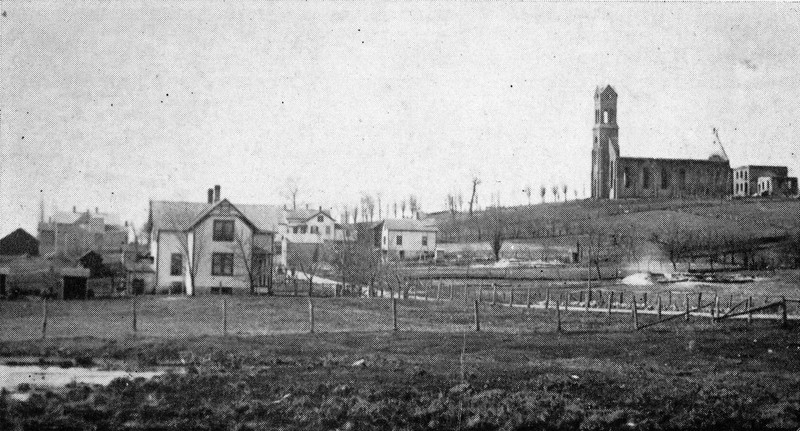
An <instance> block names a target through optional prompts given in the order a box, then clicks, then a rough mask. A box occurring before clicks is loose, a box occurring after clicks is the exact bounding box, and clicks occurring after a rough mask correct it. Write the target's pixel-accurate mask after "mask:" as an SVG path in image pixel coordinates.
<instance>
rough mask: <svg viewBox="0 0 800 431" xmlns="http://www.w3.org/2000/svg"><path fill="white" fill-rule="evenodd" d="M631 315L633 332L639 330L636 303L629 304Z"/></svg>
mask: <svg viewBox="0 0 800 431" xmlns="http://www.w3.org/2000/svg"><path fill="white" fill-rule="evenodd" d="M631 315H632V316H633V330H634V331H638V330H639V316H638V315H637V314H636V301H632V302H631Z"/></svg>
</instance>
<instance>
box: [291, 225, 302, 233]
mask: <svg viewBox="0 0 800 431" xmlns="http://www.w3.org/2000/svg"><path fill="white" fill-rule="evenodd" d="M299 230H300V228H299V227H297V226H295V227H294V228H292V233H297V232H299Z"/></svg>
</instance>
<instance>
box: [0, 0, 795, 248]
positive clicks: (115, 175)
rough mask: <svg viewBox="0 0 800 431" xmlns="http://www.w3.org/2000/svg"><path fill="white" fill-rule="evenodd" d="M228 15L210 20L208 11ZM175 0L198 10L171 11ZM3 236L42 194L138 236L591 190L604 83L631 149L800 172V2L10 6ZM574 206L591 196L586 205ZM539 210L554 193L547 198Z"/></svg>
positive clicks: (3, 22)
mask: <svg viewBox="0 0 800 431" xmlns="http://www.w3.org/2000/svg"><path fill="white" fill-rule="evenodd" d="M212 3H213V5H212ZM175 5H179V6H175ZM2 8H3V13H4V15H5V16H3V17H0V31H1V32H2V45H1V46H0V58H1V59H0V61H1V62H2V63H1V64H2V66H1V67H2V70H0V79H2V100H1V102H2V106H1V107H2V112H1V113H0V114H1V115H2V117H0V168H1V169H2V171H0V211H2V212H1V213H0V235H4V234H5V233H7V232H8V231H11V230H12V229H15V228H17V227H20V226H22V227H24V228H26V229H29V230H30V231H31V232H32V233H35V229H36V227H35V226H36V220H37V217H38V212H39V201H40V199H43V200H44V202H45V207H46V212H47V214H48V215H49V214H50V213H52V211H53V208H54V207H58V208H60V209H62V210H71V209H72V207H73V205H74V206H77V207H78V208H79V209H80V210H86V209H87V208H92V210H94V208H95V207H100V209H101V211H111V212H117V213H119V214H120V215H121V217H122V218H123V219H128V220H134V221H135V222H136V223H137V224H141V223H142V222H143V221H144V220H145V219H146V214H147V207H148V201H149V200H150V199H176V200H193V201H203V200H204V199H205V191H206V189H207V188H208V187H210V186H213V185H214V184H221V186H222V192H223V193H222V194H223V196H224V197H228V198H229V199H231V200H232V201H233V202H234V203H236V202H242V203H276V204H281V203H284V202H285V199H284V198H283V197H282V196H281V191H282V189H283V188H284V183H285V179H286V178H287V177H296V178H298V180H299V182H300V183H301V191H300V200H301V201H303V202H309V203H310V204H311V205H314V206H317V205H323V206H326V207H334V206H338V207H341V206H342V205H343V204H345V203H349V204H351V205H352V204H353V203H355V202H357V200H358V197H359V195H360V194H361V193H362V192H369V193H373V194H374V193H376V192H381V193H382V195H383V202H384V206H385V205H386V204H387V203H390V202H392V201H395V200H399V199H401V198H403V197H406V196H407V195H409V194H411V193H414V194H416V195H418V196H419V198H420V201H421V204H422V208H423V210H428V211H433V210H437V209H443V208H444V204H445V197H446V195H447V193H448V192H450V191H452V190H457V189H460V190H462V191H463V192H464V193H465V194H467V193H468V186H469V179H470V176H471V175H473V174H478V175H479V176H480V177H481V178H482V180H483V184H482V185H481V187H480V189H479V191H480V195H481V200H482V202H486V203H488V200H489V195H490V194H493V193H499V196H500V200H501V203H502V204H513V203H522V202H526V201H527V199H526V197H525V195H524V194H523V193H522V189H523V188H524V187H525V185H526V184H528V183H531V184H532V185H533V186H534V187H535V188H538V186H539V185H542V184H546V185H550V184H561V183H565V184H568V185H569V187H570V188H571V189H576V190H578V191H579V194H580V195H581V196H582V195H583V193H584V189H586V190H587V193H588V183H589V176H590V158H591V145H592V134H591V128H592V121H593V117H594V113H593V105H592V103H593V100H592V97H593V92H594V89H595V86H597V85H598V84H601V83H610V84H612V85H613V86H614V87H615V88H616V89H617V92H618V93H619V109H618V123H619V126H620V131H619V136H620V147H621V151H622V153H623V155H628V156H655V157H658V156H664V157H699V158H705V157H707V155H708V153H709V152H710V151H711V149H712V146H711V143H712V135H711V128H712V126H716V127H718V128H719V130H720V136H721V139H722V142H723V144H724V145H725V148H726V150H727V152H728V155H729V156H730V159H731V164H732V165H734V166H738V165H742V164H757V163H769V164H782V165H788V166H789V167H790V169H791V171H792V172H793V174H795V175H796V174H797V173H798V170H799V169H800V157H798V147H799V146H798V136H800V125H798V121H800V97H798V96H800V95H799V94H798V87H799V85H800V80H799V79H800V78H799V77H800V73H799V72H800V70H798V69H799V68H800V66H799V64H800V62H798V58H800V55H798V54H800V53H799V52H798V51H799V50H800V40H798V38H799V37H800V36H798V35H800V12H798V8H800V6H798V5H792V4H749V3H748V4H698V3H691V4H680V3H666V4H665V3H655V4H642V3H636V4H620V3H611V4H554V3H546V4H530V3H510V4H502V3H501V4H498V3H457V4H455V3H434V2H415V3H367V4H365V3H338V2H337V3H314V2H308V3H295V2H292V3H272V2H252V3H249V4H240V3H236V4H229V3H220V2H210V1H209V2H172V5H171V6H164V5H162V4H161V2H119V3H117V2H107V3H103V5H102V6H98V4H97V2H91V3H86V5H85V6H75V5H73V4H72V3H71V2H53V3H50V4H46V3H30V2H22V1H19V2H3V4H2ZM569 195H570V197H572V196H573V193H572V191H570V192H569ZM537 200H538V199H537Z"/></svg>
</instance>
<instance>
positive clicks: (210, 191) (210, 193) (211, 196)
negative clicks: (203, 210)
mask: <svg viewBox="0 0 800 431" xmlns="http://www.w3.org/2000/svg"><path fill="white" fill-rule="evenodd" d="M208 203H210V204H213V203H214V189H212V188H209V189H208Z"/></svg>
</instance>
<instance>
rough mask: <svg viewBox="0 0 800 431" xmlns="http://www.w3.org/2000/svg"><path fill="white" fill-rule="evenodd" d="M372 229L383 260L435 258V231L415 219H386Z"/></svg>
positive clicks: (434, 228)
mask: <svg viewBox="0 0 800 431" xmlns="http://www.w3.org/2000/svg"><path fill="white" fill-rule="evenodd" d="M373 229H374V231H375V239H376V240H378V241H379V242H380V249H381V252H382V254H383V256H384V258H385V259H399V260H405V259H432V258H434V257H435V256H436V232H437V229H436V227H434V226H429V225H427V224H426V223H424V222H422V221H420V220H416V219H387V220H383V221H381V222H379V223H377V224H376V225H375V227H374V228H373Z"/></svg>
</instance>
